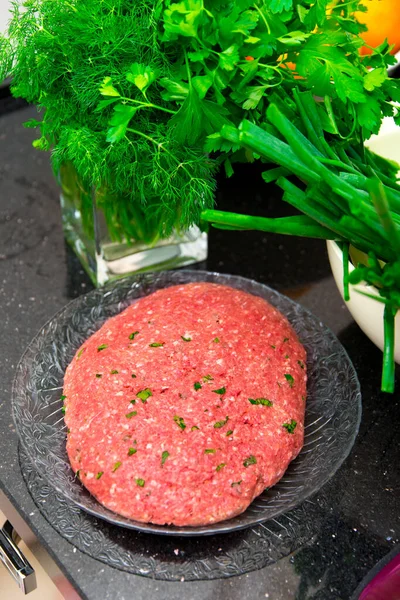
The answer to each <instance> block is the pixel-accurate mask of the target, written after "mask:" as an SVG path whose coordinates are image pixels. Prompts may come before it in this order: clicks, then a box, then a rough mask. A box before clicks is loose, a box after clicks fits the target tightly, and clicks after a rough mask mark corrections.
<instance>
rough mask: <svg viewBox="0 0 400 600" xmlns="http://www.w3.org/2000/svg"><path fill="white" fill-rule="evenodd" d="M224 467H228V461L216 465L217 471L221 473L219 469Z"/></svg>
mask: <svg viewBox="0 0 400 600" xmlns="http://www.w3.org/2000/svg"><path fill="white" fill-rule="evenodd" d="M224 467H226V463H220V464H219V465H218V466H217V467H216V469H215V470H216V471H217V473H219V471H221V469H223V468H224Z"/></svg>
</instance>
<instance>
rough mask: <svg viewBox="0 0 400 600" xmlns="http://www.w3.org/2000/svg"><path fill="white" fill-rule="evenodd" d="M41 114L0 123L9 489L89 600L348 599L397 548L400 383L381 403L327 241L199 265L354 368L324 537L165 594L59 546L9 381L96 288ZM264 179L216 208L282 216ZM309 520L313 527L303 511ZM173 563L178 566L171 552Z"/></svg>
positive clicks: (365, 344) (215, 240)
mask: <svg viewBox="0 0 400 600" xmlns="http://www.w3.org/2000/svg"><path fill="white" fill-rule="evenodd" d="M34 114H35V109H33V108H29V107H28V108H26V107H23V106H18V110H15V111H13V112H8V113H7V114H4V115H3V116H1V117H0V314H1V318H2V328H1V338H0V339H1V348H2V359H1V364H0V457H1V459H0V487H1V489H2V490H3V491H4V492H5V494H6V495H7V496H8V498H9V499H10V500H11V502H12V504H13V505H14V507H15V508H16V510H17V511H18V512H19V513H20V515H21V516H22V517H23V519H24V520H25V521H26V523H27V524H28V525H29V526H30V528H31V529H32V530H33V531H34V532H35V533H36V535H37V536H38V538H39V539H40V541H41V542H42V544H43V545H44V546H45V548H46V549H47V550H48V551H49V552H50V554H51V555H52V556H53V558H54V560H55V561H56V562H57V563H58V565H59V566H60V568H61V570H62V571H63V572H64V574H65V575H66V577H67V578H68V579H69V581H70V582H71V583H72V584H73V586H74V587H75V589H76V590H77V591H78V593H79V594H80V595H81V596H82V598H88V599H91V600H92V599H93V600H94V599H96V600H97V599H100V600H102V599H104V600H107V599H111V598H113V599H114V598H118V599H119V600H124V599H131V598H132V599H134V600H136V599H138V600H139V599H142V598H143V599H144V598H151V599H152V600H161V599H166V598H168V599H170V600H175V599H176V600H178V599H179V600H190V599H193V600H206V599H207V600H208V599H214V598H220V597H221V598H230V599H232V600H235V599H239V598H240V599H242V600H246V599H249V600H250V599H251V600H258V599H260V600H261V599H264V598H269V599H270V600H308V599H311V598H312V599H317V600H349V599H350V598H352V597H353V595H354V593H355V590H356V588H357V587H358V586H359V585H360V582H361V581H362V580H363V578H364V577H365V576H366V575H367V573H368V572H369V570H370V569H371V568H372V567H374V565H375V564H376V563H377V562H378V561H379V560H380V559H382V558H383V557H385V556H386V555H388V554H389V553H393V552H395V550H396V545H397V544H399V542H400V509H399V501H398V498H399V487H400V486H399V484H400V472H399V468H398V465H399V464H400V450H399V448H400V447H399V444H398V441H397V431H398V426H399V425H398V424H399V423H400V401H399V395H400V381H399V380H398V381H397V391H396V393H395V394H394V395H393V396H389V395H385V394H382V393H380V391H379V385H380V362H381V353H380V352H379V351H378V350H377V349H376V348H375V347H374V346H373V344H372V343H371V342H370V341H369V340H368V339H367V338H366V337H365V336H364V334H363V333H362V332H361V331H360V329H359V328H358V326H357V325H356V324H355V323H354V322H353V320H352V318H351V316H350V314H349V313H348V311H347V309H346V307H345V306H344V303H343V302H342V300H341V298H340V296H339V293H338V291H337V289H336V286H335V284H334V281H333V278H332V276H331V272H330V268H329V263H328V259H327V254H326V249H325V245H324V243H322V242H320V241H310V240H299V239H295V238H286V237H282V236H281V237H279V236H274V235H267V234H263V233H259V232H257V233H256V232H246V233H241V234H237V233H232V232H228V231H217V230H213V231H211V232H210V236H209V259H208V260H207V262H206V264H203V265H201V266H202V268H206V269H208V270H216V271H221V272H224V273H233V274H240V275H243V276H245V277H250V278H254V279H256V280H258V281H261V282H263V283H267V284H268V285H270V286H271V287H273V288H276V289H278V290H279V291H281V292H283V293H285V294H287V295H289V296H290V297H292V298H294V299H296V300H297V301H298V302H300V303H301V304H302V305H304V306H305V307H307V308H309V309H310V310H311V311H312V312H313V313H314V314H315V315H316V316H317V317H318V318H320V319H321V321H323V322H324V323H325V324H326V325H327V326H328V327H330V328H331V329H332V330H333V332H334V333H335V334H336V335H337V336H338V338H339V340H340V341H341V343H342V344H343V346H344V347H345V348H346V350H347V352H348V353H349V356H350V358H351V359H352V361H353V363H354V365H355V367H356V369H357V372H358V375H359V379H360V383H361V389H362V395H363V417H362V423H361V428H360V432H359V435H358V438H357V440H356V443H355V446H354V448H353V450H352V452H351V454H350V456H349V458H348V459H347V460H346V462H345V463H344V465H343V466H342V468H341V469H340V470H339V471H338V472H337V474H336V475H335V476H334V478H333V479H332V480H331V482H330V483H329V484H327V485H326V486H325V487H324V488H323V489H322V490H321V491H320V492H319V493H318V494H317V495H316V496H315V497H313V498H311V499H310V507H312V506H315V507H317V508H318V514H319V519H320V522H319V527H318V530H317V531H313V529H312V527H309V526H308V523H307V517H306V518H305V519H304V528H303V529H304V530H303V532H302V533H303V534H304V535H302V538H301V541H300V540H297V542H298V543H297V544H294V546H293V545H290V544H289V545H288V546H287V551H286V552H282V557H281V558H280V559H279V560H277V561H276V562H274V563H273V564H269V565H268V566H266V567H264V568H261V569H258V570H251V569H250V570H249V567H248V565H247V566H246V564H245V563H244V564H243V569H242V573H243V574H241V575H237V576H235V577H230V578H217V579H213V580H206V581H192V582H190V581H177V582H171V581H160V580H154V579H152V578H151V577H146V576H138V575H133V574H130V573H127V572H124V571H122V570H119V569H116V568H113V567H110V566H108V565H106V564H105V563H104V562H100V561H98V560H95V559H93V558H91V557H90V556H89V555H88V553H86V552H82V551H81V550H79V549H77V548H76V547H74V546H73V545H72V544H71V543H69V542H68V541H67V540H66V539H65V538H64V537H61V535H59V533H57V531H56V530H55V529H54V528H53V527H52V526H51V525H50V524H49V522H48V521H47V520H46V519H45V517H44V516H43V515H42V512H41V511H40V510H39V509H38V507H37V505H36V504H35V502H34V500H33V498H32V496H31V494H30V493H29V491H28V489H27V487H26V484H25V481H24V478H23V476H22V473H21V468H20V463H19V454H18V439H17V435H16V432H15V429H14V425H13V422H12V418H11V387H12V380H13V377H14V374H15V369H16V365H17V363H18V360H19V358H20V356H21V354H22V352H23V350H24V348H25V347H26V346H27V345H28V343H29V341H30V340H31V338H32V337H33V335H34V334H35V333H36V332H37V331H38V330H39V329H40V327H41V326H42V325H43V324H44V323H45V322H46V321H47V320H48V319H49V318H50V317H51V316H52V315H53V314H54V313H55V312H56V311H57V310H58V309H60V308H61V307H62V306H64V305H65V304H66V303H67V302H68V301H69V300H70V299H71V298H74V297H76V296H78V295H80V294H82V293H85V292H86V291H88V290H89V289H91V287H92V286H91V283H90V281H89V280H88V279H87V277H86V275H85V274H84V273H83V271H82V269H81V268H80V266H79V263H78V262H77V260H76V259H75V257H74V256H73V255H72V253H71V251H70V250H69V249H67V248H66V246H65V244H64V241H63V236H62V232H61V219H60V209H59V204H58V190H57V186H56V184H55V181H54V179H53V176H52V172H51V168H50V166H49V162H48V157H47V156H46V155H45V154H43V153H40V152H38V151H36V150H34V149H33V148H32V146H31V141H32V140H33V139H34V135H35V134H34V132H33V131H32V130H30V129H24V128H23V127H22V125H21V123H22V122H23V121H26V120H28V119H29V118H31V117H32V116H33V115H34ZM258 175H259V169H257V167H246V168H244V167H243V168H240V169H238V173H237V175H235V177H234V178H233V179H231V180H230V181H228V182H226V181H222V180H221V182H220V185H219V192H218V205H219V206H220V207H222V208H228V209H229V208H231V209H232V208H235V209H236V210H237V211H238V212H240V211H242V212H244V211H246V210H248V209H247V208H246V206H250V205H251V206H252V209H251V210H252V212H253V213H257V214H265V215H283V214H286V211H287V208H286V207H285V205H284V204H283V203H282V202H281V201H280V194H279V192H278V191H277V190H276V189H275V188H274V187H271V186H270V187H267V186H265V185H263V184H261V185H260V183H259V177H258ZM396 501H397V503H396ZM312 510H313V509H312V508H310V509H309V511H310V514H311V513H312ZM304 511H305V512H304V514H305V515H307V507H306V508H305V509H304ZM99 527H101V524H100V525H99ZM307 532H308V533H309V535H306V534H307ZM121 536H122V534H121ZM163 540H164V538H154V539H152V540H151V541H148V545H149V546H150V547H152V548H154V547H156V546H157V544H158V545H159V548H160V551H161V549H162V548H163V544H164V545H165V542H164V541H163ZM197 544H198V545H199V544H200V546H198V548H200V550H201V552H202V553H203V555H206V554H207V551H208V548H209V545H210V544H212V542H211V541H210V539H207V538H203V539H201V540H200V541H198V542H197ZM151 545H152V546H151ZM179 548H180V546H179V541H177V543H176V549H178V550H179ZM293 548H294V550H293ZM399 550H400V548H399ZM166 551H167V550H166V549H165V547H164V552H166ZM265 551H266V552H268V549H266V550H265ZM175 555H176V552H175ZM169 560H174V557H173V556H172V553H171V556H169ZM176 560H177V561H178V560H180V557H179V552H178V555H176Z"/></svg>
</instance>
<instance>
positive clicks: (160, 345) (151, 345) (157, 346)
mask: <svg viewBox="0 0 400 600" xmlns="http://www.w3.org/2000/svg"><path fill="white" fill-rule="evenodd" d="M164 344H165V342H153V343H151V344H149V346H150V348H162V347H163V346H164Z"/></svg>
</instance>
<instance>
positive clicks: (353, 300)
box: [327, 117, 400, 364]
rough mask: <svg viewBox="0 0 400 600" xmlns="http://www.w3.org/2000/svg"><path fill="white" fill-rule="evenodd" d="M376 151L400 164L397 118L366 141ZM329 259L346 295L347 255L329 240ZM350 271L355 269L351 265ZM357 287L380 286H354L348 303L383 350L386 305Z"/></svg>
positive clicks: (399, 345) (399, 346) (398, 327)
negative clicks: (344, 267) (362, 293)
mask: <svg viewBox="0 0 400 600" xmlns="http://www.w3.org/2000/svg"><path fill="white" fill-rule="evenodd" d="M366 145H367V146H368V147H369V148H370V149H371V150H372V151H373V152H375V153H376V154H379V155H380V156H383V157H384V158H389V159H392V160H395V161H397V162H398V163H400V127H398V126H397V125H396V124H395V122H394V120H393V119H392V118H391V117H390V118H389V117H387V118H385V119H384V120H383V124H382V128H381V130H380V132H379V134H378V135H373V136H372V137H371V138H370V139H369V140H368V142H367V144H366ZM327 246H328V255H329V261H330V263H331V268H332V273H333V276H334V278H335V281H336V285H337V286H338V288H339V291H340V293H341V294H342V297H343V255H342V251H341V250H340V248H339V246H338V245H337V244H336V243H335V242H332V241H328V242H327ZM349 271H350V272H351V271H354V267H353V265H352V264H351V263H350V264H349ZM357 289H359V290H362V291H364V292H367V293H369V294H373V295H375V296H379V292H378V290H377V289H376V288H374V287H371V286H367V285H362V284H360V285H357V286H350V300H349V301H348V302H346V306H347V308H348V309H349V311H350V312H351V314H352V316H353V318H354V320H355V321H356V323H357V324H358V325H359V326H360V328H361V329H362V330H363V332H364V333H365V334H366V335H367V336H368V337H369V339H370V340H371V341H372V342H374V344H375V345H376V346H378V348H380V349H381V350H383V340H384V336H383V310H384V305H383V304H382V303H381V302H377V301H376V300H373V299H371V298H367V297H366V296H363V295H361V294H359V293H358V292H357ZM395 340H397V341H396V343H395V360H396V362H397V363H399V364H400V314H398V315H397V317H396V320H395Z"/></svg>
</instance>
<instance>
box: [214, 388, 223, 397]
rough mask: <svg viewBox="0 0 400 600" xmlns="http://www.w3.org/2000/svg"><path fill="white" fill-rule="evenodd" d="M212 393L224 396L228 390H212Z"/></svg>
mask: <svg viewBox="0 0 400 600" xmlns="http://www.w3.org/2000/svg"><path fill="white" fill-rule="evenodd" d="M212 391H213V392H214V394H220V395H221V396H222V395H223V394H225V392H226V389H225V388H224V387H222V388H219V389H218V390H212Z"/></svg>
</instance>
